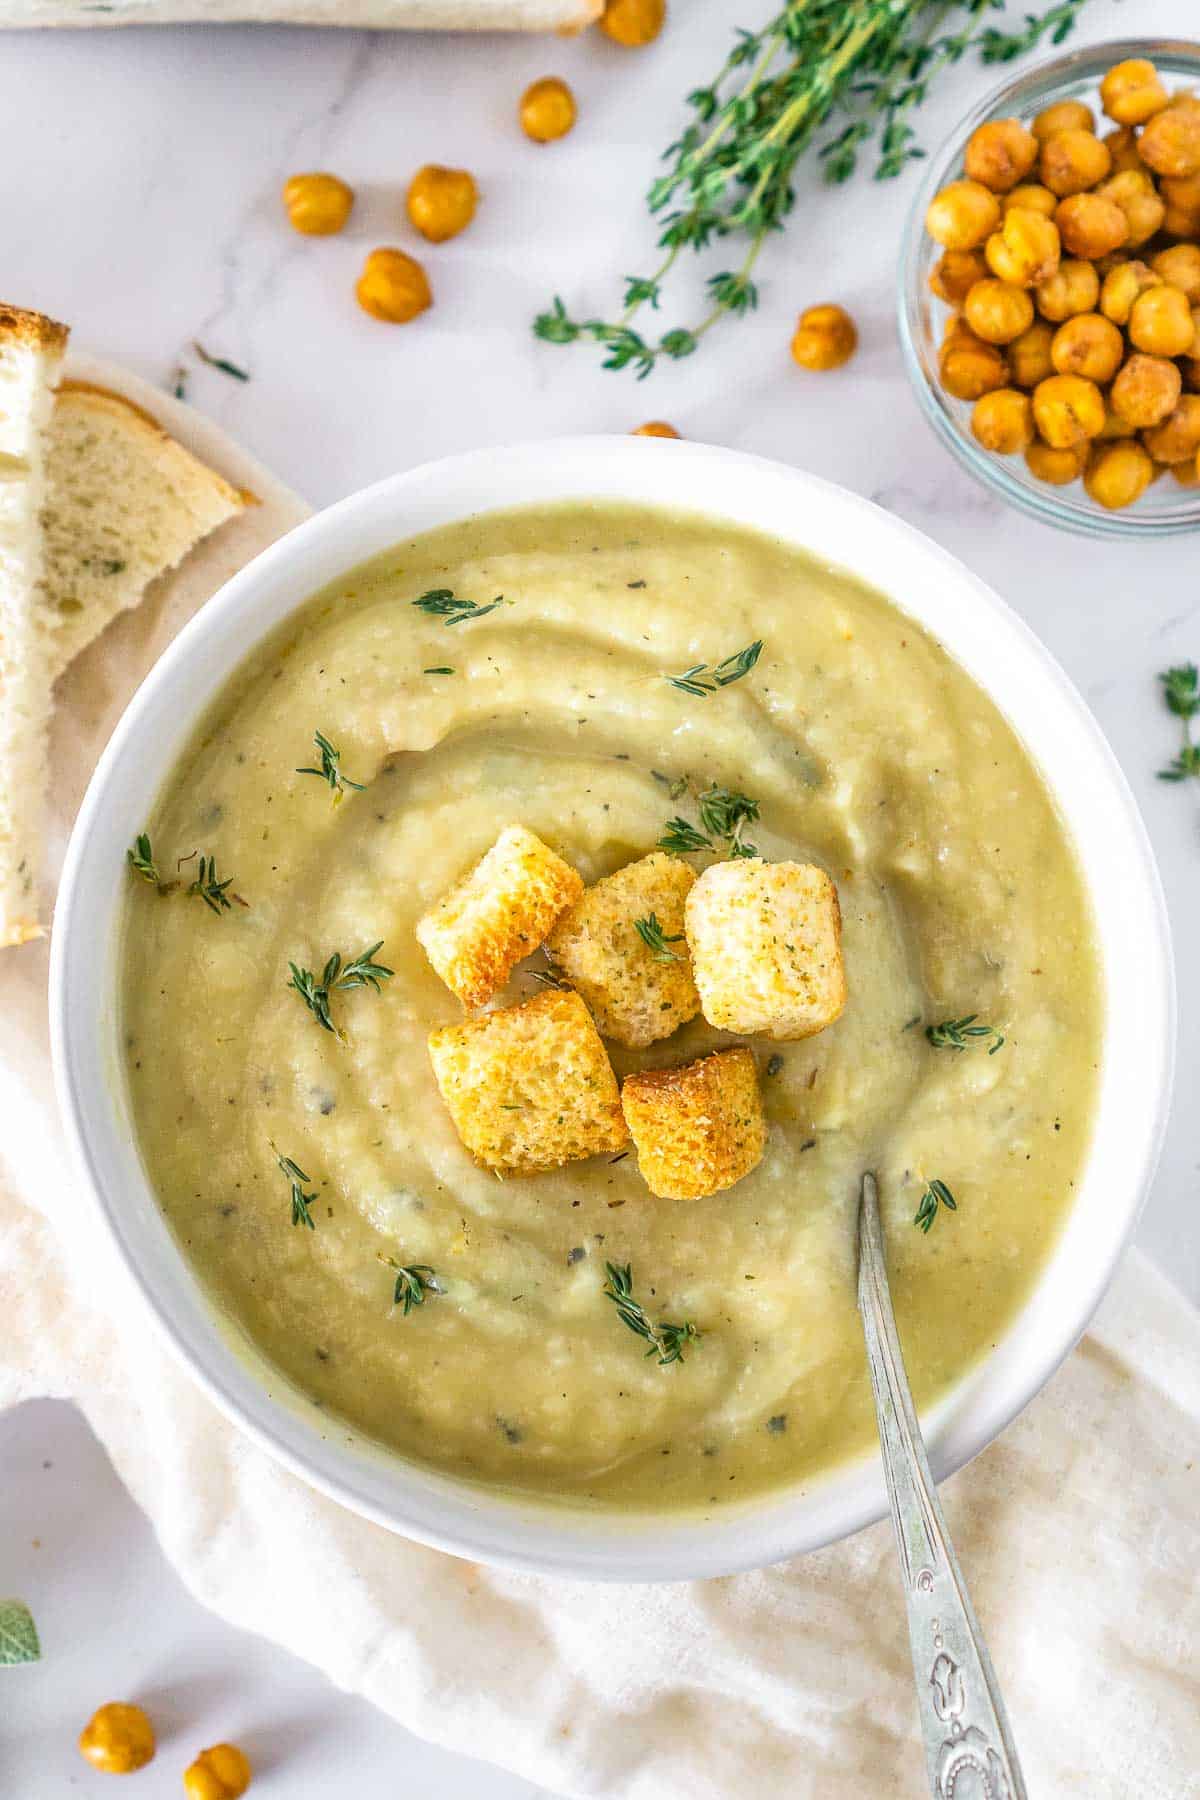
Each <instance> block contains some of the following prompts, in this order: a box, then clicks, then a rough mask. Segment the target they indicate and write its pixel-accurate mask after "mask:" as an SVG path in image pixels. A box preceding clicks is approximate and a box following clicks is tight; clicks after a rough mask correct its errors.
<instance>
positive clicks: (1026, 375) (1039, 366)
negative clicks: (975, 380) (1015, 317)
mask: <svg viewBox="0 0 1200 1800" xmlns="http://www.w3.org/2000/svg"><path fill="white" fill-rule="evenodd" d="M1053 339H1054V333H1053V331H1052V330H1051V329H1050V327H1049V325H1047V324H1046V323H1045V321H1044V320H1042V319H1037V320H1035V322H1034V323H1033V324H1032V325H1031V326H1030V327H1029V330H1028V331H1023V332H1022V333H1021V335H1020V337H1019V338H1014V339H1013V341H1012V343H1011V344H1010V345H1009V346H1008V368H1009V373H1010V375H1011V376H1012V379H1013V380H1014V381H1015V382H1016V384H1017V386H1018V387H1022V388H1035V387H1036V386H1037V384H1038V382H1039V381H1045V379H1046V377H1047V375H1053V373H1054V364H1053V363H1052V362H1051V360H1050V345H1051V343H1052V342H1053Z"/></svg>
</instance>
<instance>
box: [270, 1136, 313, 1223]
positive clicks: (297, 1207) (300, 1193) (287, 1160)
mask: <svg viewBox="0 0 1200 1800" xmlns="http://www.w3.org/2000/svg"><path fill="white" fill-rule="evenodd" d="M271 1148H272V1150H274V1151H275V1160H276V1162H277V1163H278V1164H279V1168H280V1172H281V1174H283V1175H285V1176H286V1177H287V1179H288V1181H289V1182H290V1184H291V1189H292V1224H293V1225H307V1227H308V1229H309V1230H310V1231H315V1230H316V1225H315V1224H314V1222H313V1216H312V1213H311V1212H310V1211H309V1208H310V1207H311V1206H312V1205H313V1204H314V1202H315V1200H316V1198H317V1196H316V1194H315V1193H312V1194H306V1193H305V1192H304V1189H305V1185H306V1183H307V1182H308V1179H309V1178H308V1176H307V1175H306V1174H305V1173H304V1170H303V1169H302V1168H301V1167H300V1165H299V1163H295V1162H293V1161H292V1159H291V1157H290V1156H281V1155H280V1154H279V1151H278V1149H276V1146H275V1145H274V1144H272V1145H271Z"/></svg>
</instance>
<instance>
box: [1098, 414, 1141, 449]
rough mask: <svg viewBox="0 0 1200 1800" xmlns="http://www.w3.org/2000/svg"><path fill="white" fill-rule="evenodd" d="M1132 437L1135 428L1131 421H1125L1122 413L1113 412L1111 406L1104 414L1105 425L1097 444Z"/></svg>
mask: <svg viewBox="0 0 1200 1800" xmlns="http://www.w3.org/2000/svg"><path fill="white" fill-rule="evenodd" d="M1132 436H1133V426H1132V425H1131V424H1130V423H1129V420H1128V419H1123V418H1122V417H1121V415H1120V413H1118V412H1114V411H1113V409H1112V407H1111V406H1110V407H1108V408H1107V409H1106V411H1105V414H1104V424H1103V425H1102V426H1101V428H1100V434H1099V436H1098V437H1097V438H1096V439H1095V442H1096V443H1097V444H1101V443H1108V442H1109V440H1110V439H1112V438H1127V437H1132Z"/></svg>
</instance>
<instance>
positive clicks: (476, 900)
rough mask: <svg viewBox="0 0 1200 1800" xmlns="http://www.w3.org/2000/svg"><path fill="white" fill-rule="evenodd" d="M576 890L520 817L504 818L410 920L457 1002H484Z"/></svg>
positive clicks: (576, 883) (577, 881)
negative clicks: (466, 865) (439, 896)
mask: <svg viewBox="0 0 1200 1800" xmlns="http://www.w3.org/2000/svg"><path fill="white" fill-rule="evenodd" d="M582 892H583V881H582V879H581V878H580V876H579V875H578V874H577V873H576V871H575V870H574V869H573V868H572V867H571V865H570V864H569V863H565V862H564V861H563V859H562V857H561V856H556V855H555V854H554V852H553V850H551V849H550V847H549V845H548V844H543V842H542V840H541V838H539V837H535V836H534V835H533V833H532V831H526V829H525V827H524V826H523V825H510V826H509V827H508V828H507V830H505V831H502V832H501V833H500V836H499V837H498V838H497V839H496V841H495V843H494V844H493V845H492V847H491V849H490V850H489V851H488V853H487V855H486V856H484V857H482V858H481V859H480V861H479V862H477V863H476V864H475V867H474V868H473V869H472V870H471V873H470V874H469V875H466V876H464V878H463V879H462V880H461V881H460V882H459V883H458V886H457V887H453V888H451V890H450V892H449V893H448V894H447V895H446V896H445V898H444V899H443V900H441V901H440V902H439V903H438V905H437V906H435V907H434V909H433V911H432V912H427V913H426V914H425V916H424V917H423V918H421V919H419V920H418V921H417V939H418V941H419V943H420V945H421V948H422V949H423V950H424V952H425V954H426V956H427V957H428V958H429V960H430V962H431V963H432V964H433V966H434V968H435V969H436V970H437V972H438V974H439V975H440V976H441V978H442V980H443V981H444V982H445V983H446V986H447V987H448V988H449V989H450V990H451V991H452V992H453V993H455V994H457V995H458V997H459V999H460V1000H461V1001H462V1003H463V1005H464V1006H483V1005H485V1004H486V1002H487V1001H489V1000H490V999H491V998H492V995H493V994H495V993H497V992H498V990H499V989H500V988H502V987H503V986H504V983H505V982H506V981H507V980H508V978H509V976H510V975H511V974H512V972H513V970H514V969H515V968H516V966H517V964H518V963H519V962H520V961H521V959H522V957H525V956H531V955H532V954H533V952H534V951H535V950H536V949H537V947H538V945H539V944H540V943H541V942H542V939H543V938H544V937H545V935H546V933H547V932H548V931H549V929H550V927H551V926H552V925H553V923H554V921H555V920H556V919H557V917H558V915H559V913H560V912H562V911H563V909H564V907H567V906H570V904H571V902H572V901H573V900H578V898H579V896H580V894H581V893H582Z"/></svg>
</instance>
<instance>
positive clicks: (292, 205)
mask: <svg viewBox="0 0 1200 1800" xmlns="http://www.w3.org/2000/svg"><path fill="white" fill-rule="evenodd" d="M283 204H284V207H285V209H286V211H287V216H288V223H289V225H290V226H291V227H292V230H293V231H300V232H303V234H304V236H305V237H332V236H333V235H334V233H335V232H338V231H340V230H341V229H342V227H343V225H344V224H345V223H346V220H347V219H348V218H349V217H350V209H351V207H352V206H353V205H354V189H353V188H351V187H347V186H346V183H345V182H344V181H341V180H339V178H338V177H337V176H336V175H324V174H316V175H289V176H288V179H287V180H286V181H285V182H284V184H283Z"/></svg>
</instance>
